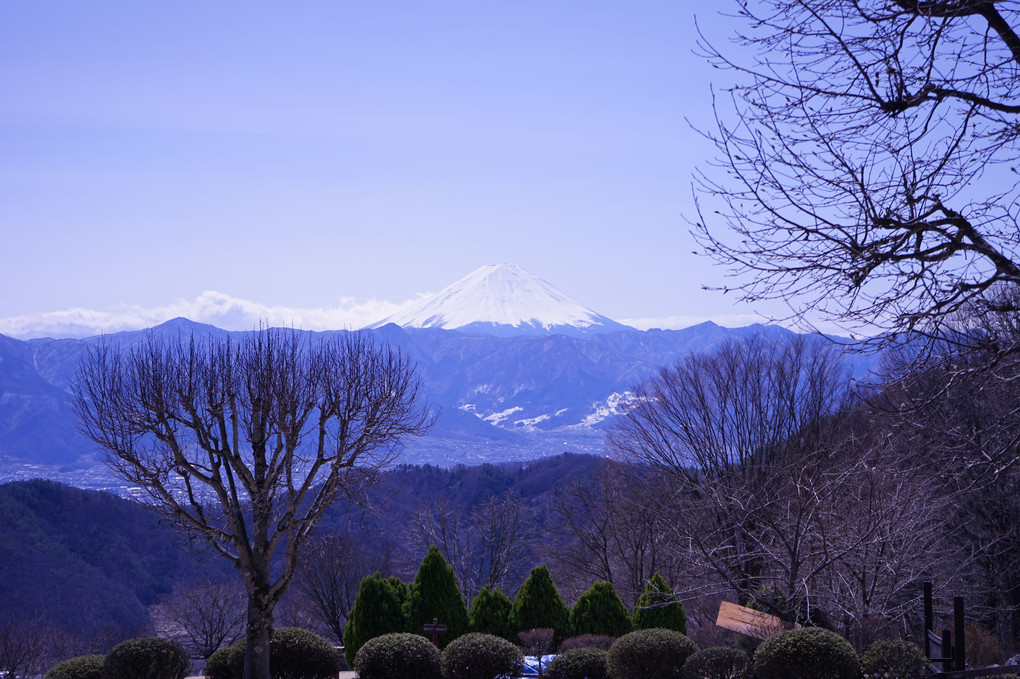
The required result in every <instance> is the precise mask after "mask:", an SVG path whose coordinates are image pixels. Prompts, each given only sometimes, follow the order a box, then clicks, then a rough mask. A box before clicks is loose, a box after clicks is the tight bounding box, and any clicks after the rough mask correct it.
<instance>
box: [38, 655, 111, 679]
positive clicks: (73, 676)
mask: <svg viewBox="0 0 1020 679" xmlns="http://www.w3.org/2000/svg"><path fill="white" fill-rule="evenodd" d="M105 658H106V656H102V655H80V656H78V657H77V658H69V659H68V660H65V661H64V662H61V663H58V664H56V665H54V666H53V667H52V668H50V671H49V672H47V673H46V676H45V677H44V678H43V679H103V660H104V659H105Z"/></svg>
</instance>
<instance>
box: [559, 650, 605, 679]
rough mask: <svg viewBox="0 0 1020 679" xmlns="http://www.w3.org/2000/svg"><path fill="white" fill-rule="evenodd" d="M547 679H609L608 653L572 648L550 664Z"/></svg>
mask: <svg viewBox="0 0 1020 679" xmlns="http://www.w3.org/2000/svg"><path fill="white" fill-rule="evenodd" d="M545 679H609V669H608V668H607V667H606V651H605V650H604V649H601V648H572V649H570V650H569V651H566V652H564V653H560V654H559V655H558V656H556V657H555V658H553V661H552V662H551V663H549V667H548V669H546V671H545Z"/></svg>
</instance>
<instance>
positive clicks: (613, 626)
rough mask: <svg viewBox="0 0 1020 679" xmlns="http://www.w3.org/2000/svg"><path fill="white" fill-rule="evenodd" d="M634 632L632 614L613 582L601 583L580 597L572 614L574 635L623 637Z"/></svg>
mask: <svg viewBox="0 0 1020 679" xmlns="http://www.w3.org/2000/svg"><path fill="white" fill-rule="evenodd" d="M632 630H633V625H632V623H631V620H630V614H629V613H628V612H627V607H626V606H624V605H623V602H622V601H621V600H620V597H619V596H617V594H616V590H615V589H613V585H612V583H609V582H605V581H603V580H599V581H598V582H596V583H595V584H594V585H592V586H591V588H589V589H588V591H587V592H585V593H584V594H582V595H581V596H580V598H578V600H577V603H575V604H574V608H573V609H572V610H571V611H570V631H571V633H572V634H604V635H606V636H610V637H621V636H623V635H624V634H627V633H628V632H630V631H632Z"/></svg>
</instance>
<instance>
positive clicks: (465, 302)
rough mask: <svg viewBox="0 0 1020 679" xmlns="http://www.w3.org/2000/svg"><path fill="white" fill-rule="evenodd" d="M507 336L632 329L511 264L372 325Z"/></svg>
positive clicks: (478, 273) (476, 274)
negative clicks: (392, 324) (394, 325)
mask: <svg viewBox="0 0 1020 679" xmlns="http://www.w3.org/2000/svg"><path fill="white" fill-rule="evenodd" d="M389 323H395V324H396V325H399V326H401V327H403V328H440V329H444V330H459V331H461V332H467V333H475V334H485V335H496V336H499V337H508V336H515V335H567V336H569V337H587V336H590V335H597V334H602V333H608V332H620V331H625V330H633V328H631V327H629V326H626V325H623V324H622V323H617V322H616V321H614V320H612V319H611V318H607V317H606V316H603V315H602V314H599V313H596V312H594V311H592V310H591V309H589V308H588V307H586V306H584V305H582V304H580V303H579V302H576V301H574V300H573V299H571V298H570V297H569V296H568V295H567V294H565V293H563V292H561V291H560V290H557V289H556V288H555V287H553V286H552V285H550V284H549V283H547V282H546V281H544V280H542V279H541V278H539V277H537V276H535V275H533V274H531V273H529V272H528V271H526V270H525V269H523V268H521V267H519V266H517V265H516V264H490V265H487V266H483V267H481V268H479V269H476V270H475V271H472V272H471V273H470V274H468V275H467V276H465V277H464V278H462V279H460V280H459V281H457V282H456V283H454V284H452V285H449V286H447V287H445V288H443V289H442V290H440V291H439V292H437V293H436V294H434V295H432V296H431V297H427V298H425V299H423V300H422V301H421V302H418V303H417V304H415V305H413V306H411V307H409V308H407V309H405V310H403V311H401V312H399V313H396V314H393V315H392V316H389V317H387V318H384V319H383V320H381V321H379V322H377V323H374V324H372V325H370V326H368V327H369V328H380V327H382V326H384V325H387V324H389Z"/></svg>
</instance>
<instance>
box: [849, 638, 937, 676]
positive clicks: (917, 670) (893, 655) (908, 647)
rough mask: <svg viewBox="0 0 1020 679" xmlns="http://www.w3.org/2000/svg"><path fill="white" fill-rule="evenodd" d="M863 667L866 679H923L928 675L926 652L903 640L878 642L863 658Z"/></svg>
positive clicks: (870, 647)
mask: <svg viewBox="0 0 1020 679" xmlns="http://www.w3.org/2000/svg"><path fill="white" fill-rule="evenodd" d="M861 667H862V669H863V670H864V677H865V679H922V678H923V677H925V676H927V674H928V660H927V658H925V655H924V651H923V650H921V648H920V647H919V646H918V645H917V644H914V643H911V642H909V641H905V640H903V639H899V640H896V641H876V642H875V643H873V644H872V645H871V646H869V647H868V650H867V651H866V652H865V653H864V657H863V658H861Z"/></svg>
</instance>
